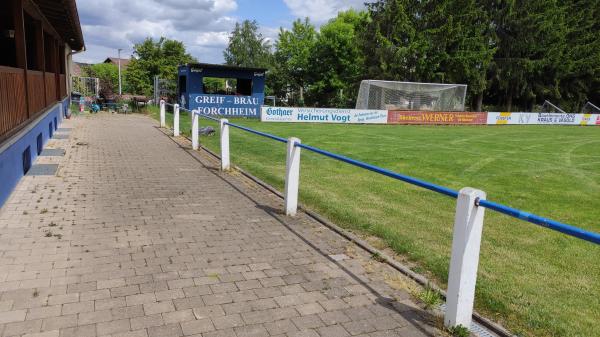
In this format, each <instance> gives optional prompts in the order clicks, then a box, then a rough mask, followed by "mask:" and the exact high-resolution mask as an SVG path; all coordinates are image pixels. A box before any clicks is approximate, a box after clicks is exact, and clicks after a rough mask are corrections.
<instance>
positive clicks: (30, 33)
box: [23, 13, 44, 70]
mask: <svg viewBox="0 0 600 337" xmlns="http://www.w3.org/2000/svg"><path fill="white" fill-rule="evenodd" d="M23 17H24V20H25V46H26V48H27V69H30V70H44V69H43V68H42V62H41V61H42V60H41V59H39V58H38V55H40V53H41V50H39V49H40V48H39V44H38V43H37V39H38V30H39V29H40V25H39V24H38V23H37V22H36V21H35V20H34V19H33V18H32V17H31V16H30V15H29V14H27V13H23Z"/></svg>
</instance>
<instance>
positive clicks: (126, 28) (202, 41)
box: [74, 0, 365, 63]
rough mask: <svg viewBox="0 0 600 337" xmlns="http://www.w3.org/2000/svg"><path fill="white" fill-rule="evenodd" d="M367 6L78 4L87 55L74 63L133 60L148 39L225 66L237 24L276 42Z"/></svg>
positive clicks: (297, 0)
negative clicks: (301, 22)
mask: <svg viewBox="0 0 600 337" xmlns="http://www.w3.org/2000/svg"><path fill="white" fill-rule="evenodd" d="M364 1H365V0H77V8H78V10H79V20H80V22H81V27H82V29H83V38H84V40H85V45H86V51H85V52H83V53H80V54H77V55H75V56H74V58H75V61H77V62H85V63H99V62H102V61H103V60H105V59H106V58H107V57H109V56H110V57H117V55H118V52H117V49H119V48H121V49H123V51H121V57H123V58H129V57H130V56H131V55H132V53H133V45H134V44H135V43H137V42H141V41H143V40H144V39H145V38H146V37H153V38H159V37H161V36H165V37H167V38H170V39H176V40H179V41H183V43H184V44H185V46H186V48H187V51H188V52H189V53H190V54H192V55H193V56H195V57H196V58H197V59H198V60H199V61H200V62H205V63H222V62H223V50H224V49H225V48H226V47H227V41H228V34H229V33H230V32H231V31H232V30H233V27H234V26H235V23H236V22H241V21H243V20H246V19H249V20H256V21H257V22H258V24H259V26H260V31H261V33H262V34H263V36H264V37H266V38H268V39H272V40H275V39H276V38H277V34H278V32H279V28H280V27H283V28H284V29H286V28H289V27H291V24H292V22H293V21H294V20H295V19H297V18H304V17H308V18H309V19H310V20H311V21H312V22H313V23H314V24H315V25H317V26H320V25H321V24H323V23H325V22H327V20H329V19H331V18H333V17H335V16H336V14H337V12H338V11H341V10H347V9H349V8H355V9H362V8H363V7H364V4H363V2H364Z"/></svg>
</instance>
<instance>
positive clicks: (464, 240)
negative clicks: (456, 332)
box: [444, 187, 485, 328]
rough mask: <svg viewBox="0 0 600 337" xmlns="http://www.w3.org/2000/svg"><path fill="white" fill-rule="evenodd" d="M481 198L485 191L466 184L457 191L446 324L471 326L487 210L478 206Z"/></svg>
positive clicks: (449, 325) (448, 325)
mask: <svg viewBox="0 0 600 337" xmlns="http://www.w3.org/2000/svg"><path fill="white" fill-rule="evenodd" d="M479 199H485V192H483V191H480V190H476V189H473V188H470V187H465V188H463V189H461V190H460V191H459V193H458V198H457V201H456V214H455V217H454V235H453V237H452V255H451V257H450V272H449V274H448V291H447V295H446V315H445V317H444V324H445V325H446V327H453V326H457V325H462V326H464V327H466V328H470V327H471V317H472V315H473V302H474V300H475V283H476V282H477V267H478V265H479V248H480V244H481V233H482V231H483V214H484V210H485V208H484V207H480V206H478V205H476V202H477V200H479Z"/></svg>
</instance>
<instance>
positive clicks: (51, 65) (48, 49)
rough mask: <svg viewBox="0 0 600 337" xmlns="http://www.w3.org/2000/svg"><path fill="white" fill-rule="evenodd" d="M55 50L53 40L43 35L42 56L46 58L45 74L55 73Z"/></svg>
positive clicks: (47, 35) (50, 36) (49, 36)
mask: <svg viewBox="0 0 600 337" xmlns="http://www.w3.org/2000/svg"><path fill="white" fill-rule="evenodd" d="M54 55H55V48H54V38H53V37H52V35H50V34H46V33H44V56H45V57H46V72H49V73H56V62H54V61H55V60H54Z"/></svg>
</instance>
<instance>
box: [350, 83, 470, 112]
mask: <svg viewBox="0 0 600 337" xmlns="http://www.w3.org/2000/svg"><path fill="white" fill-rule="evenodd" d="M466 95H467V86H466V85H465V84H441V83H419V82H398V81H381V80H363V81H361V83H360V88H359V90H358V97H357V99H356V109H384V110H410V111H465V98H466Z"/></svg>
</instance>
